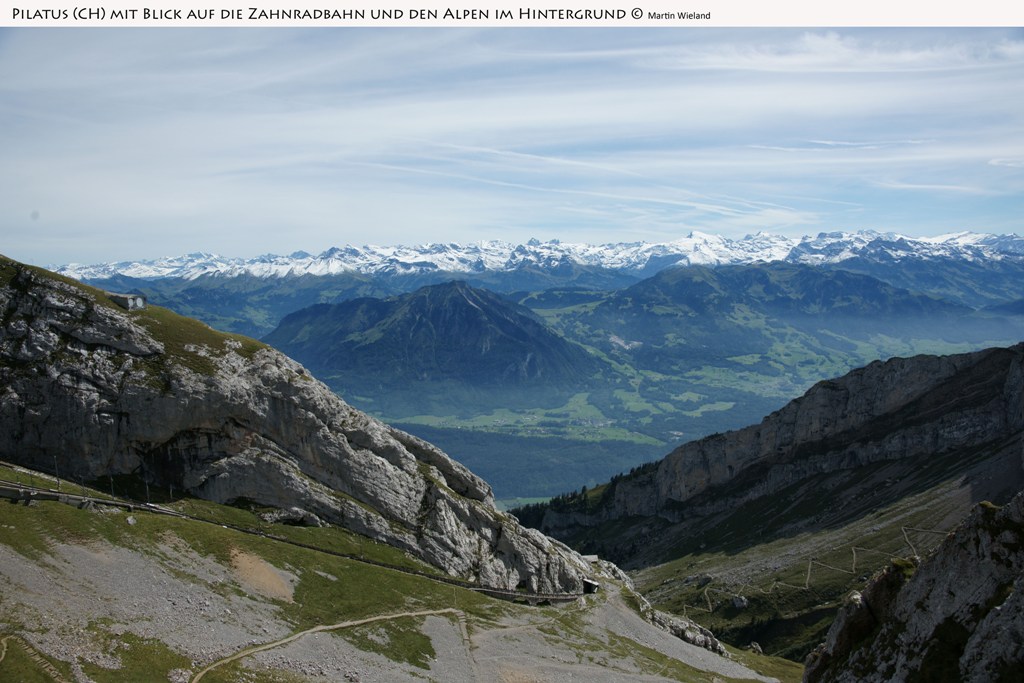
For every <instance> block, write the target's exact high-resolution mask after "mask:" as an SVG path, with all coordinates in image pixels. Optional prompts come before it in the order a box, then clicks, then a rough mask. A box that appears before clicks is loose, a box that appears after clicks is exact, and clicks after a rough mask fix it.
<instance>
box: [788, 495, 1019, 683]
mask: <svg viewBox="0 0 1024 683" xmlns="http://www.w3.org/2000/svg"><path fill="white" fill-rule="evenodd" d="M911 572H913V573H912V574H911ZM1022 588H1024V492H1022V493H1020V494H1018V495H1017V496H1016V497H1014V498H1013V499H1012V500H1011V501H1010V502H1009V503H1008V504H1007V505H1005V506H1004V507H1003V508H1001V509H1000V508H996V507H995V506H992V505H989V504H986V503H982V504H980V505H978V506H977V508H976V509H975V511H974V512H973V513H972V514H971V516H970V517H968V519H967V520H966V521H964V523H963V524H961V526H960V527H959V528H958V529H957V530H956V531H955V532H953V533H951V534H950V535H949V536H948V537H947V538H946V539H945V541H944V542H943V543H942V545H941V546H939V548H938V549H937V550H936V551H935V552H934V554H932V555H931V556H930V557H928V558H927V559H926V560H925V561H923V562H922V563H921V565H920V566H919V567H918V568H917V569H916V570H913V568H912V567H910V566H907V564H902V565H900V564H894V565H893V566H892V567H890V568H888V569H886V570H884V571H883V572H882V573H881V574H880V575H879V576H876V577H875V578H874V579H873V580H872V581H871V582H870V583H869V584H868V586H867V587H866V589H865V590H864V592H863V594H859V595H857V596H855V597H854V598H853V599H851V600H850V601H849V602H848V604H847V605H845V606H844V607H843V608H842V609H841V610H840V611H839V614H838V616H837V618H836V621H835V622H834V623H833V624H832V627H831V628H830V629H829V632H828V636H827V638H826V641H825V643H823V644H822V645H820V646H819V647H818V648H817V649H816V650H815V651H814V652H812V653H811V655H810V656H809V657H808V660H807V663H806V666H807V668H806V671H805V674H804V681H806V682H807V683H819V682H850V683H852V682H853V681H858V682H864V683H871V682H874V681H877V682H878V683H882V682H888V681H910V680H919V681H930V680H958V681H977V682H979V683H980V682H982V681H1017V680H1020V678H1019V676H1020V672H1021V671H1022V670H1024V609H1022V607H1024V599H1022V593H1021V589H1022Z"/></svg>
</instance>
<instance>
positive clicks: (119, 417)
mask: <svg viewBox="0 0 1024 683" xmlns="http://www.w3.org/2000/svg"><path fill="white" fill-rule="evenodd" d="M0 458H3V459H5V460H9V461H14V462H17V463H20V464H23V465H27V466H30V467H35V468H37V469H40V470H43V471H53V470H54V467H55V466H56V467H57V469H58V470H59V473H60V475H61V476H62V477H65V478H73V479H81V480H83V481H86V482H90V481H97V480H102V481H103V482H106V478H107V477H108V476H110V475H114V476H117V475H133V476H135V477H137V478H138V479H140V480H144V481H146V482H148V483H149V484H150V486H151V487H157V488H161V489H163V490H167V489H168V487H169V486H173V487H174V489H175V490H179V491H180V490H184V491H186V492H187V493H189V494H191V495H195V496H199V497H202V498H206V499H209V500H213V501H217V502H232V501H239V500H249V501H253V502H254V503H258V504H260V505H267V506H272V507H276V508H280V509H282V510H290V509H293V508H298V509H299V512H300V513H301V514H300V517H301V518H302V519H304V520H307V521H309V522H312V520H323V521H324V522H327V523H330V524H337V525H340V526H344V527H347V528H349V529H352V530H354V531H357V532H359V533H362V534H365V535H367V536H370V537H371V538H374V539H376V540H380V541H383V542H386V543H390V544H392V545H395V546H398V547H400V548H402V549H404V550H407V551H408V552H410V553H412V554H414V555H415V556H417V557H420V558H422V559H423V560H425V561H427V562H430V563H431V564H434V565H436V566H438V567H441V568H443V569H444V570H446V571H447V572H448V573H450V574H452V575H454V576H459V577H462V578H465V579H469V580H472V581H478V582H480V583H482V584H486V585H489V586H493V587H500V588H508V589H514V588H517V587H520V588H529V589H532V590H535V591H541V592H581V591H582V579H583V578H584V577H585V576H586V575H587V574H588V569H587V565H586V563H585V562H584V561H583V560H582V559H581V558H580V557H579V556H578V555H576V554H575V553H574V552H572V551H570V550H569V549H568V548H566V547H565V546H563V545H562V544H560V543H558V542H556V541H552V540H551V539H548V538H547V537H545V536H543V535H542V534H540V533H538V532H534V531H529V530H526V529H523V528H522V527H521V526H520V525H519V524H518V522H517V521H516V520H515V519H514V518H512V517H511V516H509V515H506V514H504V513H502V512H499V511H498V510H497V509H495V507H494V501H493V496H492V494H491V490H490V487H489V486H488V485H487V483H486V482H484V481H483V480H481V479H480V478H479V477H477V476H476V475H474V474H473V473H472V472H470V471H469V470H468V469H466V468H465V467H463V466H462V465H460V464H459V463H457V462H455V461H454V460H452V459H451V458H449V457H448V456H447V455H446V454H445V453H443V452H442V451H440V450H439V449H437V448H436V447H434V446H432V445H430V444H428V443H426V442H424V441H422V440H420V439H417V438H416V437H414V436H411V435H409V434H405V433H403V432H401V431H399V430H397V429H394V428H392V427H390V426H388V425H385V424H383V423H381V422H379V421H378V420H375V419H373V418H371V417H369V416H368V415H366V414H364V413H362V412H360V411H358V410H356V409H355V408H353V407H352V406H350V405H348V404H347V403H345V402H344V401H343V400H342V399H341V398H339V397H338V396H337V395H335V394H334V393H332V392H331V391H330V390H329V389H328V388H327V387H326V386H325V385H324V384H322V383H321V382H319V381H317V380H315V379H313V378H312V377H310V375H309V374H308V373H307V372H306V371H305V369H304V368H302V367H301V366H300V365H299V364H298V363H296V362H294V361H292V360H291V359H289V358H287V357H285V356H284V355H282V354H280V353H278V352H276V351H274V350H273V349H270V348H268V347H266V346H264V345H262V344H259V343H258V342H255V341H253V340H248V339H244V338H241V337H234V336H229V335H223V334H220V333H217V332H214V331H213V330H210V329H209V328H207V327H205V326H203V325H201V324H200V323H197V322H196V321H193V320H189V319H186V318H181V317H179V316H176V315H174V314H172V313H170V312H169V311H165V310H163V309H159V308H158V307H149V308H147V309H145V310H143V311H133V312H128V311H124V310H122V309H120V308H118V307H116V306H114V305H113V304H111V303H110V302H109V301H108V300H106V299H105V297H104V295H103V293H102V292H99V291H98V290H92V289H90V288H87V287H84V286H82V285H79V284H77V283H73V282H71V281H65V280H63V279H61V278H58V277H57V276H54V275H52V274H49V273H46V272H45V271H42V270H40V269H34V268H30V267H26V266H23V265H21V264H18V263H15V262H12V261H8V260H6V259H3V260H0Z"/></svg>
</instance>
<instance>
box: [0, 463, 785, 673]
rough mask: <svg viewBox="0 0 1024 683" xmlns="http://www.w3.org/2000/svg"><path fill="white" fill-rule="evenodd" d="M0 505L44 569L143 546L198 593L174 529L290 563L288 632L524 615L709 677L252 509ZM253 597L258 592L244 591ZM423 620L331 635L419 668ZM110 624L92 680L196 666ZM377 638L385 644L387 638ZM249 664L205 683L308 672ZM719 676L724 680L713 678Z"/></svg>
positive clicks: (597, 648) (582, 641) (426, 656)
mask: <svg viewBox="0 0 1024 683" xmlns="http://www.w3.org/2000/svg"><path fill="white" fill-rule="evenodd" d="M27 476H29V475H26V474H25V473H20V474H19V473H16V472H15V471H14V470H12V469H10V468H8V467H5V466H0V478H2V479H7V480H12V479H15V478H17V477H21V478H25V477H27ZM31 477H32V479H33V481H34V482H35V483H36V484H37V485H38V484H39V483H40V482H41V481H42V480H43V477H42V475H39V474H34V475H31ZM84 490H86V491H87V489H84ZM0 505H3V517H2V520H3V523H2V524H0V545H4V546H7V547H8V548H10V549H11V550H13V551H14V552H16V553H18V554H19V555H22V556H23V557H25V558H28V559H30V560H31V561H33V562H36V563H39V565H40V566H41V567H43V566H46V565H47V564H48V563H50V562H52V559H53V555H52V553H53V550H52V548H53V544H54V543H58V542H59V543H63V544H74V545H80V546H84V547H87V548H92V549H95V550H97V551H99V550H101V549H102V548H103V547H106V544H109V545H110V546H114V547H122V548H128V549H131V550H134V551H136V552H140V553H143V554H145V555H146V556H148V557H150V558H151V559H152V562H153V563H154V564H155V565H158V566H163V567H165V568H166V567H168V566H172V567H175V568H176V571H177V573H178V574H179V575H181V576H183V578H185V579H186V580H189V581H192V582H196V581H198V583H196V586H197V588H199V589H201V588H202V586H203V585H204V584H203V583H202V580H198V579H196V578H189V576H188V575H187V573H186V574H181V572H182V569H181V565H180V564H176V563H175V562H173V561H171V560H172V558H169V557H168V556H167V555H166V553H167V552H168V551H167V547H166V546H165V545H162V541H161V539H166V538H167V537H168V536H169V535H170V536H172V537H174V538H177V539H180V542H181V543H183V544H184V545H185V546H187V547H188V548H190V549H191V550H192V551H194V552H196V553H197V554H198V555H199V556H201V557H203V558H205V559H206V560H208V561H212V562H214V563H216V564H218V565H221V566H223V567H230V565H231V554H232V552H233V551H243V552H245V553H249V554H251V555H254V556H257V557H259V558H262V559H263V560H265V561H266V562H268V563H270V564H271V565H273V566H275V567H287V568H288V571H289V572H291V573H292V574H295V575H296V576H298V577H299V580H298V583H297V584H296V585H295V587H294V596H293V598H294V601H293V602H288V601H282V600H270V599H266V600H268V602H270V603H271V604H273V605H274V607H275V609H276V610H277V613H278V614H279V615H280V617H281V618H282V619H284V620H285V621H286V622H287V623H288V624H289V628H290V629H291V630H292V631H293V632H297V631H300V630H303V629H306V628H310V627H312V626H315V625H319V624H329V623H337V622H342V621H347V620H353V619H359V618H364V617H368V616H374V615H379V614H388V613H397V612H401V611H405V610H409V611H418V610H429V609H444V608H450V607H457V608H458V609H460V610H462V611H463V612H465V613H466V615H467V618H468V620H469V627H470V631H471V632H473V631H474V630H477V629H487V628H494V627H496V626H497V625H498V624H499V622H501V621H502V620H504V619H506V618H510V617H511V618H513V619H519V620H522V619H523V618H524V615H525V617H526V618H528V619H530V620H532V622H533V623H534V624H535V625H536V628H538V629H540V632H541V633H542V634H544V637H545V638H546V639H547V640H548V641H549V642H550V643H551V644H552V646H553V647H556V648H559V649H561V650H565V651H566V652H576V653H577V655H578V657H579V661H580V662H581V663H588V662H590V663H592V662H593V661H596V660H597V659H599V658H600V657H601V656H602V653H603V652H605V651H607V652H608V653H610V654H613V655H615V656H618V657H627V658H629V659H630V660H632V661H633V662H635V665H636V666H637V667H639V669H640V670H642V671H646V672H648V673H650V674H655V673H660V674H661V675H663V676H665V677H666V678H668V679H670V680H678V681H707V683H711V681H712V680H715V677H714V676H712V675H711V674H708V673H705V672H700V671H697V670H695V669H692V668H690V667H688V666H686V665H684V664H682V663H680V662H676V661H675V660H671V659H668V658H666V657H665V656H664V655H661V654H660V653H658V652H656V651H653V650H649V649H647V648H644V647H643V646H641V645H640V644H638V643H636V642H634V641H631V640H627V639H623V638H620V637H615V636H613V635H612V634H609V636H608V637H606V638H604V639H602V638H595V636H594V634H593V633H592V632H588V631H587V629H586V628H584V627H583V622H582V621H579V620H580V619H585V618H586V611H585V610H576V609H568V608H558V607H543V608H529V607H526V606H521V605H515V604H511V603H507V602H500V601H496V600H493V599H491V598H487V597H485V596H482V595H480V594H478V593H475V592H472V591H467V590H464V589H461V588H457V587H453V586H451V585H447V584H442V583H437V582H434V581H430V580H429V579H426V578H422V577H417V576H411V575H407V574H402V573H398V572H394V571H390V570H387V569H383V568H380V567H376V566H373V565H369V564H364V563H360V562H356V561H352V560H346V559H343V558H338V557H334V556H330V555H326V554H323V553H319V552H316V551H314V550H309V549H304V548H297V547H295V546H293V545H287V544H282V543H280V542H277V541H274V540H271V539H267V538H261V537H258V536H253V535H248V534H244V533H241V532H239V531H236V530H233V529H230V528H226V527H224V526H221V524H238V525H242V526H251V527H257V528H263V529H264V530H267V531H270V532H272V533H275V534H279V535H283V536H287V537H289V538H291V539H293V540H297V541H301V542H303V543H308V544H312V545H316V546H318V547H328V548H331V549H335V550H340V551H343V552H357V553H360V554H363V555H364V556H365V557H367V558H369V559H373V560H377V561H382V562H389V563H392V564H405V565H408V566H411V567H416V568H419V569H421V570H422V569H425V567H424V566H423V565H421V564H420V563H418V562H416V561H415V560H413V559H412V558H409V557H407V556H405V555H404V554H402V553H401V552H400V551H398V550H395V549H393V548H390V547H388V546H383V545H379V544H376V543H374V542H372V541H369V540H367V539H364V538H362V537H359V536H357V535H354V534H352V533H350V532H347V531H344V530H341V529H337V528H300V527H291V526H284V525H267V524H265V523H263V522H261V521H259V520H258V518H257V517H256V515H255V513H254V512H253V511H250V510H246V509H240V508H235V507H225V506H220V505H216V504H213V503H208V502H205V501H196V500H184V501H179V502H178V503H176V504H174V506H175V507H177V508H179V509H181V510H183V511H187V512H189V513H190V514H194V515H196V516H200V517H203V518H205V519H209V520H211V521H212V522H213V523H203V522H197V521H192V520H187V519H178V518H173V517H166V516H158V515H152V514H148V513H146V512H143V511H139V512H136V513H135V514H134V517H135V519H136V523H135V524H133V525H129V524H126V523H125V520H126V513H123V512H120V513H113V512H112V513H102V512H97V511H90V510H82V509H78V508H75V507H72V506H69V505H64V504H60V503H55V502H42V503H38V504H36V505H33V506H31V507H26V506H23V505H11V504H9V503H7V502H2V501H0ZM168 562H170V564H168ZM2 574H3V571H2V570H0V575H2ZM331 577H334V578H333V579H332V578H331ZM217 590H223V591H228V592H229V593H232V592H234V593H236V594H241V593H239V592H240V591H241V592H245V589H244V588H243V587H241V586H240V585H238V584H225V585H222V586H220V587H219V588H218V589H217ZM249 597H250V598H258V597H259V596H255V595H252V594H249ZM10 599H11V598H10V596H8V597H5V595H4V591H3V584H2V583H0V635H7V634H10V633H17V632H24V630H25V624H24V623H22V622H21V621H20V619H19V613H18V612H17V611H15V610H12V609H9V608H5V607H4V605H5V603H8V604H9V603H10ZM125 599H127V600H131V599H132V596H125ZM54 609H55V610H56V609H59V606H58V605H56V604H55V606H54ZM78 616H81V615H78ZM545 624H547V626H545ZM421 625H422V620H421V619H396V620H393V621H389V622H381V623H380V624H379V625H376V626H374V627H372V628H369V627H364V628H357V629H353V630H351V631H347V632H344V633H341V632H339V634H338V637H343V638H345V639H346V640H348V641H349V642H350V643H352V644H354V645H355V646H356V647H358V648H360V649H364V650H367V651H369V652H376V653H377V654H380V655H383V656H384V657H385V658H387V659H390V660H392V661H394V662H396V663H404V664H405V665H408V666H412V667H414V668H426V667H427V666H429V662H430V660H431V658H433V657H434V656H435V654H436V653H434V651H433V647H432V645H431V642H430V639H429V638H427V637H425V636H424V635H423V634H422V632H421V629H420V627H421ZM113 626H114V625H113V624H111V623H108V621H107V620H104V619H99V620H95V619H94V620H91V621H90V622H89V625H88V627H87V628H86V629H85V631H86V633H87V635H88V638H89V639H90V640H91V641H92V642H93V643H94V645H95V647H96V648H98V650H99V651H101V652H105V653H108V654H111V655H114V656H116V657H117V658H118V659H119V660H120V667H121V668H120V669H108V668H103V667H100V666H98V665H95V664H92V663H89V662H84V661H83V662H81V664H82V666H83V668H84V670H85V672H86V673H87V674H88V675H89V676H90V677H91V678H93V679H94V680H96V681H98V682H100V683H105V682H107V681H110V682H113V681H124V680H131V681H133V682H134V681H137V682H141V683H145V682H147V681H154V682H157V681H159V682H160V683H164V682H165V681H167V680H168V678H167V676H168V672H170V671H172V670H174V669H185V670H188V669H192V670H193V671H195V668H194V667H193V666H192V662H191V660H190V659H189V658H187V657H185V656H184V655H182V654H181V653H179V652H176V651H175V650H174V649H172V648H171V647H169V646H168V645H167V644H166V643H164V642H161V641H160V640H157V639H147V638H140V637H138V636H136V635H134V634H132V633H130V632H128V633H122V632H121V631H120V630H116V631H115V630H114V629H113ZM35 628H38V626H37V627H35ZM382 634H383V638H384V642H386V645H383V646H382V644H381V639H382ZM8 652H9V655H8V657H7V658H6V659H5V660H4V661H3V662H0V680H19V681H21V680H24V681H34V680H49V679H48V678H47V675H46V673H45V671H44V670H43V669H42V667H41V666H40V664H39V663H38V662H35V661H33V660H32V659H30V658H29V657H28V656H27V655H26V654H25V652H24V650H23V649H19V648H18V647H9V648H8ZM45 659H46V660H47V661H49V662H50V664H51V665H52V666H54V667H55V668H56V670H57V671H58V672H59V673H60V674H61V675H62V676H64V677H65V678H66V679H67V680H74V676H73V672H72V670H71V666H70V665H69V663H68V662H65V661H61V660H58V659H54V658H52V657H45ZM246 662H247V660H240V661H239V662H236V663H233V664H231V665H229V666H226V667H223V668H221V669H216V670H214V671H213V672H211V673H210V674H209V675H207V676H206V677H205V678H204V679H203V680H204V681H211V682H212V683H218V682H221V683H236V682H240V681H247V682H248V683H269V682H271V681H279V682H285V683H294V682H295V681H302V680H306V679H304V678H302V677H301V676H297V675H295V674H292V673H288V672H286V671H280V670H273V669H262V668H252V667H251V666H247V665H246ZM745 663H746V664H747V665H748V666H751V667H752V668H754V669H755V670H759V671H762V672H764V673H770V672H774V671H779V670H781V671H784V672H787V673H786V675H785V676H783V680H785V681H794V682H795V681H797V680H799V671H797V670H787V669H786V665H785V664H784V663H782V664H780V662H778V661H776V660H773V659H772V658H768V657H763V658H762V657H753V656H750V657H749V658H748V659H747V660H745ZM780 666H781V667H782V668H781V669H780ZM774 675H777V674H774ZM717 680H722V679H721V678H720V677H719V678H717Z"/></svg>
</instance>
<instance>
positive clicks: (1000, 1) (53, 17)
mask: <svg viewBox="0 0 1024 683" xmlns="http://www.w3.org/2000/svg"><path fill="white" fill-rule="evenodd" d="M2 6H3V13H2V15H0V26H7V27H52V26H61V27H69V26H92V27H101V26H102V27H118V26H135V27H139V26H163V27H272V26H292V27H295V26H307V27H309V26H334V27H373V26H377V27H415V26H444V27H457V26H471V27H555V26H557V27H644V26H654V27H663V28H664V27H746V26H771V27H801V26H804V27H809V26H829V27H833V26H834V27H840V26H865V27H866V26H958V27H959V26H963V27H972V26H1003V27H1006V26H1024V3H1021V2H1016V3H1014V2H1008V1H1007V0H974V2H970V3H958V2H935V1H934V0H901V1H898V2H893V0H861V1H859V2H850V3H839V2H822V1H821V0H778V1H776V2H764V1H760V0H683V1H678V2H668V1H667V0H621V1H620V0H611V1H609V0H582V1H581V0H550V1H549V0H541V1H540V2H533V1H532V0H523V1H515V0H513V2H490V3H478V4H472V3H465V2H446V1H445V0H412V1H411V2H403V1H402V0H386V1H383V2H381V1H377V2H365V1H353V0H270V1H269V2H268V1H267V0H249V1H246V0H240V1H239V0H156V1H155V2H146V1H142V2H140V1H137V0H110V1H104V0H15V1H14V2H13V3H9V2H4V3H2Z"/></svg>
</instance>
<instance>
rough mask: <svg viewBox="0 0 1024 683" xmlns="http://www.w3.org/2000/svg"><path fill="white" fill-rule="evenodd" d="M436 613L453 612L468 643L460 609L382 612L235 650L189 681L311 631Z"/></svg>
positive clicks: (199, 678) (197, 679)
mask: <svg viewBox="0 0 1024 683" xmlns="http://www.w3.org/2000/svg"><path fill="white" fill-rule="evenodd" d="M437 614H454V615H456V616H457V617H459V622H460V626H461V629H462V632H463V633H464V634H466V635H465V639H466V640H467V645H468V639H469V636H468V634H467V633H466V630H465V618H466V615H465V614H463V613H462V610H457V609H455V608H452V607H448V608H445V609H432V610H423V611H419V612H396V613H394V614H382V615H379V616H376V617H367V618H366V619H356V620H354V621H343V622H340V623H337V624H321V625H320V626H314V627H313V628H309V629H306V630H305V631H299V632H298V633H293V634H292V635H290V636H288V637H286V638H280V639H278V640H275V641H272V642H270V643H264V644H263V645H256V646H253V647H249V648H246V649H244V650H241V651H240V652H236V653H235V654H233V655H230V656H228V657H225V658H224V659H220V660H218V661H216V662H214V663H213V664H210V665H209V666H207V667H206V668H205V669H203V670H202V671H200V672H199V673H197V674H196V675H195V676H194V677H193V678H192V681H191V683H199V681H200V680H202V678H203V676H205V675H206V674H207V673H209V672H210V671H212V670H213V669H216V668H217V667H219V666H222V665H224V664H229V663H231V662H233V661H235V660H237V659H241V658H242V657H248V656H249V655H254V654H256V653H257V652H264V651H265V650H272V649H274V648H275V647H280V646H281V645H287V644H288V643H290V642H292V641H295V640H298V639H299V638H302V637H303V636H307V635H309V634H311V633H323V632H324V631H337V630H339V629H343V628H351V627H352V626H362V625H364V624H372V623H374V622H376V621H388V620H389V619H401V618H403V617H427V616H432V615H437Z"/></svg>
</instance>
